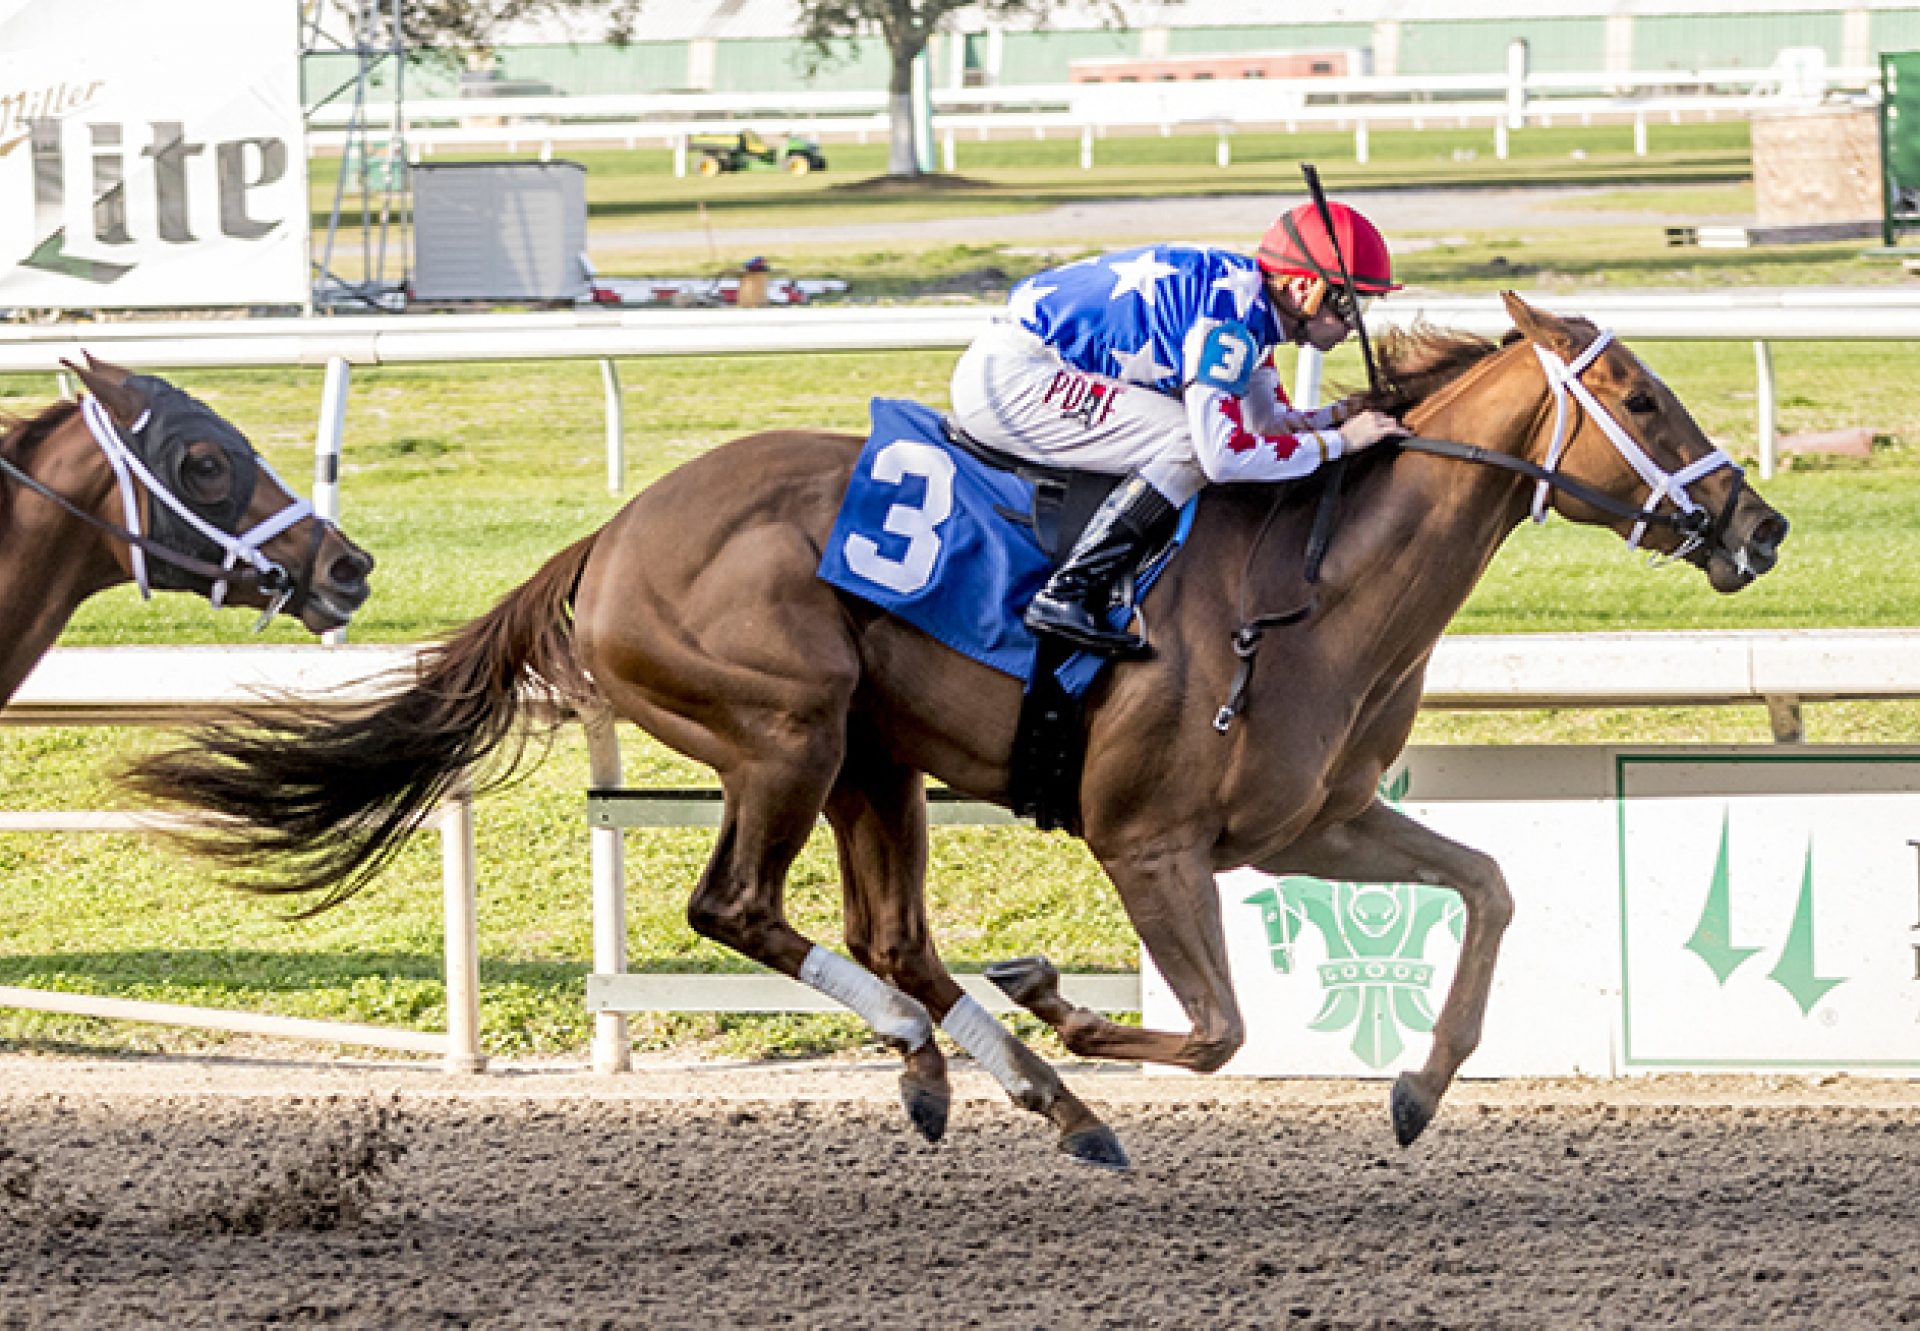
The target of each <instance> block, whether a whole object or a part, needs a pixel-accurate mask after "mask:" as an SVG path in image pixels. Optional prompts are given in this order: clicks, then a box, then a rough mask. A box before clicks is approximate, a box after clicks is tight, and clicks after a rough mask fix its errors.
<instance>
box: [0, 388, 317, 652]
mask: <svg viewBox="0 0 1920 1331" xmlns="http://www.w3.org/2000/svg"><path fill="white" fill-rule="evenodd" d="M80 414H81V419H82V420H83V421H84V422H85V424H86V427H87V432H88V433H89V434H91V435H92V436H93V440H94V442H95V443H96V444H97V445H99V447H100V451H101V452H102V453H103V454H104V455H105V456H106V459H107V465H108V466H109V467H111V468H112V470H113V474H114V478H115V480H116V482H117V483H118V488H119V490H120V499H121V505H122V511H123V512H124V513H125V514H126V525H125V526H124V527H123V526H120V525H118V524H116V523H113V522H109V521H107V520H106V519H104V518H101V517H99V516H97V515H95V514H93V513H90V512H88V511H87V510H86V509H84V508H81V507H80V506H79V505H78V504H76V503H74V502H73V501H72V500H70V499H68V498H67V497H66V496H65V495H63V494H61V493H60V492H59V491H57V490H55V489H53V488H52V487H51V486H49V485H47V484H45V483H44V482H42V481H41V480H40V479H39V478H38V477H36V476H34V475H32V474H31V473H30V472H28V471H26V470H25V469H23V468H22V467H20V466H18V465H17V464H15V463H14V462H13V461H12V460H11V459H10V458H7V457H5V456H4V455H0V472H4V473H5V474H6V475H7V476H8V477H10V478H11V479H12V480H14V481H16V482H18V483H19V484H20V485H22V486H24V487H25V488H27V489H29V490H31V491H33V492H34V493H35V494H37V495H39V496H40V497H41V498H43V499H46V500H48V501H50V502H51V503H53V504H55V505H57V506H58V507H60V508H61V509H63V510H65V511H66V513H67V514H69V515H70V516H72V517H74V518H77V519H79V520H80V521H81V522H84V523H86V524H87V525H88V526H90V527H93V528H95V529H96V530H99V531H102V532H104V533H106V534H107V535H109V536H111V537H113V538H115V539H116V540H120V541H124V542H125V543H126V545H127V548H128V552H129V557H130V562H131V564H132V566H133V574H134V581H135V583H136V584H137V585H138V586H139V588H140V595H141V596H142V597H143V598H148V599H151V597H152V595H153V591H152V586H151V583H150V580H149V578H148V576H147V562H146V561H147V559H148V558H149V557H151V558H153V559H155V560H157V561H159V562H160V563H162V564H166V565H169V566H170V567H172V568H174V569H178V570H179V571H180V572H182V573H185V574H188V575H189V576H190V577H194V578H199V579H200V580H202V581H203V582H205V583H206V584H207V585H206V587H205V588H204V591H205V592H206V596H207V599H208V600H209V601H211V602H212V603H213V604H214V605H215V606H216V607H217V606H219V605H221V604H222V603H223V602H224V601H225V599H226V595H227V591H228V589H229V588H230V587H231V586H235V585H238V586H244V587H252V588H255V589H257V590H258V591H260V593H261V594H262V595H264V596H265V597H266V598H267V602H268V604H267V606H266V609H265V611H264V613H263V614H262V615H261V617H260V622H261V624H262V625H264V624H265V623H266V622H267V621H268V620H270V619H271V618H273V616H275V615H277V614H279V613H280V612H281V611H282V610H285V611H287V613H289V614H298V613H299V612H300V610H301V609H302V608H303V607H304V605H305V603H306V601H307V598H308V597H309V596H310V595H311V591H312V588H311V580H312V576H313V566H314V564H315V563H316V562H317V560H318V556H319V553H320V543H321V542H322V541H323V540H324V539H325V537H326V528H327V526H328V525H329V524H327V523H325V522H316V523H315V524H314V539H313V548H312V550H311V551H310V552H309V555H308V559H307V568H306V571H305V573H304V574H302V575H299V576H295V575H294V574H291V573H289V572H288V571H287V570H286V568H285V567H283V566H282V565H280V564H278V563H276V562H275V561H273V560H271V559H269V558H267V557H266V556H265V555H264V554H262V553H261V552H260V547H261V546H262V545H264V544H265V543H266V542H268V541H270V540H272V539H273V538H274V537H275V536H278V535H279V534H280V533H281V532H283V531H285V530H286V529H287V528H289V527H291V526H293V525H294V524H295V523H297V522H299V521H300V520H301V519H303V518H306V517H310V516H312V514H313V506H312V504H310V503H308V502H307V501H306V500H305V499H301V498H298V497H295V498H293V499H292V500H291V501H289V502H288V504H287V505H286V506H285V507H284V508H282V509H281V510H280V511H279V512H277V513H275V514H274V515H273V516H272V517H270V518H268V519H266V521H264V522H260V523H257V524H256V525H254V526H253V527H251V528H249V529H247V530H246V531H244V532H241V533H238V534H235V533H232V532H227V531H223V530H221V529H220V528H219V527H216V526H214V525H213V524H212V523H210V522H208V521H206V520H205V519H204V518H202V517H201V516H200V515H199V514H197V513H195V512H194V511H193V510H192V508H190V507H189V506H188V505H187V504H186V502H185V501H183V500H182V499H180V498H179V497H178V496H177V495H175V494H174V493H173V491H172V490H171V489H170V488H168V487H167V486H166V485H164V484H162V483H161V481H160V480H159V479H158V478H157V477H155V476H154V474H153V472H152V470H151V469H150V468H149V467H148V466H147V465H146V463H145V462H144V461H143V460H142V458H141V456H140V454H139V453H138V452H137V451H136V450H135V449H134V448H133V447H131V446H130V445H129V444H128V443H127V442H126V441H125V440H124V439H122V438H121V437H120V432H119V430H118V429H116V428H115V426H114V423H113V418H112V417H111V416H110V415H108V413H107V410H106V408H105V407H104V406H102V405H101V404H100V402H99V400H98V399H96V398H91V397H89V398H84V399H82V401H81V403H80ZM151 418H152V412H151V411H147V412H143V413H142V414H141V416H140V419H139V420H137V421H135V422H134V425H133V429H132V433H133V435H134V436H135V437H136V438H138V437H139V435H140V433H141V431H142V430H144V429H145V428H146V427H147V426H148V424H149V423H150V421H151ZM254 460H255V462H256V464H257V465H258V466H259V467H261V468H263V469H264V470H265V471H266V473H267V474H268V475H269V476H273V478H274V481H275V483H277V484H280V487H281V489H282V490H283V491H286V492H287V493H288V494H292V493H293V492H292V491H291V490H289V489H288V488H287V486H286V485H285V484H284V483H282V482H280V478H279V477H278V476H277V475H275V474H274V471H273V469H272V468H271V467H269V466H268V465H267V462H266V459H265V458H261V457H259V456H258V454H255V455H254ZM135 478H138V480H139V482H140V485H141V486H142V487H144V488H145V489H146V491H147V493H148V494H149V495H150V496H151V497H153V498H154V499H156V500H158V501H159V502H160V503H162V504H164V505H166V507H167V508H168V510H169V511H170V512H171V513H172V514H173V516H174V517H175V518H176V519H177V520H178V521H179V522H181V523H184V524H185V525H186V526H187V527H188V528H190V529H191V530H192V531H193V532H194V533H195V534H197V535H199V536H200V537H201V538H203V539H205V540H206V541H208V542H210V543H211V544H213V545H214V546H216V547H217V548H219V549H220V550H222V551H224V552H225V553H226V558H225V560H224V561H223V562H221V563H219V564H215V563H212V562H210V561H208V560H204V559H200V558H198V557H197V556H194V555H191V554H188V553H186V552H185V551H182V550H178V549H175V548H174V547H172V546H170V545H167V544H165V543H163V542H161V541H157V540H155V539H154V538H152V537H150V536H148V535H146V534H145V533H144V532H143V531H142V530H141V507H140V500H139V495H138V493H137V492H136V490H135V487H134V480H135ZM243 563H244V564H245V565H246V567H245V568H241V567H239V565H241V564H243Z"/></svg>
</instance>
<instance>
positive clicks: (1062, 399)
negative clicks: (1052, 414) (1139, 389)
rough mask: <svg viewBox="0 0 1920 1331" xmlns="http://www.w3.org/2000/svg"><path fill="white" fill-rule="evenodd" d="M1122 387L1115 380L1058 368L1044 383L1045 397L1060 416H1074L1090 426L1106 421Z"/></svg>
mask: <svg viewBox="0 0 1920 1331" xmlns="http://www.w3.org/2000/svg"><path fill="white" fill-rule="evenodd" d="M1125 391H1126V389H1124V388H1122V387H1120V386H1119V385H1117V384H1109V383H1102V382H1101V381H1100V380H1098V379H1095V378H1093V377H1092V376H1091V375H1086V374H1079V373H1076V372H1075V371H1073V370H1061V371H1059V372H1058V373H1057V374H1055V375H1054V376H1053V382H1051V383H1049V384H1048V385H1047V391H1046V393H1045V394H1044V399H1045V401H1046V402H1048V403H1049V404H1050V405H1052V406H1055V407H1058V408H1059V409H1060V414H1061V415H1062V416H1066V417H1068V418H1070V419H1072V420H1077V421H1079V422H1080V423H1081V424H1082V425H1084V426H1086V427H1087V428H1088V429H1089V430H1091V429H1093V428H1094V427H1096V426H1100V425H1105V424H1106V423H1107V417H1109V416H1111V415H1112V414H1113V404H1114V403H1115V402H1118V401H1119V400H1120V394H1122V393H1124V392H1125Z"/></svg>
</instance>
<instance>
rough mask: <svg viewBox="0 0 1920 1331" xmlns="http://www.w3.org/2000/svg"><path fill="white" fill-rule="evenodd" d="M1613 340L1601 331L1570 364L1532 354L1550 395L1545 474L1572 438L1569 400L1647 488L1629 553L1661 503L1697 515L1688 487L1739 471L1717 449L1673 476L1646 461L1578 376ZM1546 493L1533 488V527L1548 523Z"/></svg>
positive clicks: (1540, 351) (1542, 351)
mask: <svg viewBox="0 0 1920 1331" xmlns="http://www.w3.org/2000/svg"><path fill="white" fill-rule="evenodd" d="M1612 340H1613V333H1612V332H1611V331H1610V330H1607V329H1602V330H1601V332H1600V335H1599V336H1598V337H1596V338H1594V339H1593V341H1592V342H1590V343H1588V344H1587V347H1586V349H1585V350H1584V351H1582V352H1581V353H1580V354H1579V355H1578V356H1577V357H1575V358H1574V360H1573V362H1572V363H1571V364H1569V363H1568V362H1566V361H1564V360H1562V359H1560V357H1559V356H1558V355H1556V354H1555V353H1554V352H1551V351H1548V350H1547V349H1546V348H1545V347H1543V346H1541V345H1539V344H1538V343H1535V344H1534V348H1533V354H1534V355H1536V356H1538V357H1539V358H1540V368H1541V369H1542V370H1543V371H1545V372H1546V376H1547V386H1548V387H1549V388H1551V389H1552V390H1553V441H1552V443H1550V444H1549V445H1548V446H1547V470H1549V471H1556V470H1558V469H1559V466H1560V457H1561V454H1562V453H1564V452H1565V451H1566V447H1567V442H1568V439H1569V437H1570V435H1571V431H1569V430H1568V429H1567V416H1568V412H1567V398H1568V396H1569V395H1571V396H1572V397H1573V398H1575V399H1576V400H1577V401H1578V402H1579V403H1580V406H1581V408H1582V409H1583V410H1585V412H1586V413H1587V416H1588V418H1589V419H1591V420H1592V421H1593V423H1594V425H1595V426H1597V427H1598V428H1599V430H1600V432H1601V433H1602V434H1604V435H1606V437H1607V440H1608V442H1610V443H1611V444H1612V445H1613V448H1614V451H1615V452H1616V453H1618V454H1619V455H1620V456H1621V457H1622V458H1623V459H1625V460H1626V463H1627V465H1628V466H1630V467H1632V468H1633V470H1634V472H1635V474H1636V475H1638V476H1639V477H1640V479H1641V481H1642V482H1644V483H1645V485H1646V487H1647V502H1646V503H1645V504H1644V505H1642V506H1641V509H1640V521H1639V522H1637V523H1635V524H1634V527H1633V532H1632V533H1631V534H1630V535H1629V536H1628V537H1627V548H1628V549H1633V548H1635V547H1637V546H1638V545H1639V544H1640V538H1641V537H1642V536H1644V535H1646V531H1647V518H1648V517H1649V516H1651V515H1652V514H1653V513H1655V512H1657V511H1658V510H1659V508H1660V505H1661V504H1662V503H1663V502H1665V501H1666V500H1669V499H1671V500H1672V501H1673V503H1674V506H1675V507H1676V508H1678V509H1679V510H1680V511H1681V512H1682V513H1697V512H1699V511H1700V505H1699V504H1697V503H1695V502H1694V499H1693V495H1692V494H1691V493H1690V492H1689V491H1688V489H1687V487H1688V486H1689V485H1691V484H1693V482H1695V481H1697V480H1699V479H1700V478H1701V477H1703V476H1706V475H1708V474H1710V473H1712V472H1716V471H1718V470H1720V468H1722V467H1732V468H1733V469H1734V470H1735V471H1739V470H1740V467H1739V465H1738V464H1736V463H1735V462H1734V460H1733V459H1732V458H1730V457H1728V456H1727V454H1726V452H1725V451H1724V450H1722V449H1718V448H1716V449H1713V450H1712V451H1711V452H1708V453H1706V454H1703V455H1702V456H1700V457H1698V458H1696V459H1694V460H1693V461H1692V462H1690V463H1688V464H1687V465H1686V466H1685V467H1682V468H1681V469H1680V470H1679V471H1676V472H1667V471H1664V470H1662V469H1661V467H1660V465H1659V464H1658V463H1656V462H1655V461H1654V460H1653V459H1652V458H1650V457H1648V456H1647V453H1646V450H1645V449H1643V448H1641V447H1640V444H1639V442H1638V441H1637V440H1635V439H1634V437H1633V436H1632V435H1630V434H1628V433H1627V432H1626V429H1625V428H1624V427H1623V426H1622V425H1621V424H1620V422H1619V421H1617V420H1615V419H1614V418H1613V415H1612V414H1611V413H1610V412H1608V410H1607V409H1606V408H1605V407H1603V406H1601V405H1600V400H1599V399H1598V398H1596V397H1595V396H1594V395H1593V392H1592V390H1591V389H1589V388H1588V387H1587V386H1586V385H1585V384H1584V383H1582V382H1581V380H1580V376H1581V375H1582V374H1584V373H1586V370H1587V367H1588V366H1590V365H1592V364H1593V363H1594V361H1595V360H1597V359H1599V356H1600V353H1601V352H1602V351H1604V350H1605V349H1606V347H1607V344H1608V343H1609V342H1611V341H1612ZM1549 489H1550V485H1549V483H1548V482H1547V481H1541V482H1540V483H1539V484H1538V485H1537V486H1535V487H1534V492H1533V520H1534V521H1535V522H1545V521H1546V520H1547V495H1548V491H1549ZM1695 539H1697V538H1695Z"/></svg>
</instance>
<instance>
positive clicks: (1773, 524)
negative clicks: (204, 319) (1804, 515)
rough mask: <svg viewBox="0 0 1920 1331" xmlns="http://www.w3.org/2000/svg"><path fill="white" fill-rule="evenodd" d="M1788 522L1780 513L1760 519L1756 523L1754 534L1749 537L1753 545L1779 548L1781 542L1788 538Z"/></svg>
mask: <svg viewBox="0 0 1920 1331" xmlns="http://www.w3.org/2000/svg"><path fill="white" fill-rule="evenodd" d="M1788 525H1789V524H1788V522H1787V520H1786V519H1785V518H1783V517H1781V516H1780V515H1779V514H1777V513H1776V514H1773V515H1772V516H1770V517H1765V518H1762V519H1760V521H1759V522H1757V523H1755V524H1754V528H1753V535H1752V536H1750V537H1749V538H1748V540H1749V542H1750V543H1751V544H1753V545H1757V546H1760V547H1762V548H1763V549H1767V550H1773V549H1777V548H1778V547H1779V545H1780V542H1782V541H1784V540H1786V539H1787V529H1788Z"/></svg>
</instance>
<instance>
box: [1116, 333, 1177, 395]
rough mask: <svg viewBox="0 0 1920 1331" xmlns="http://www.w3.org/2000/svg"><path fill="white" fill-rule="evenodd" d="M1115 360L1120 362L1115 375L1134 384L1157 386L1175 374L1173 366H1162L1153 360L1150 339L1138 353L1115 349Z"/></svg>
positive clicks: (1151, 340)
mask: <svg viewBox="0 0 1920 1331" xmlns="http://www.w3.org/2000/svg"><path fill="white" fill-rule="evenodd" d="M1113 358H1114V359H1115V360H1116V361H1118V362H1120V369H1119V371H1118V372H1117V373H1116V374H1115V375H1114V377H1115V378H1117V379H1125V380H1126V381H1127V382H1128V383H1133V384H1157V383H1159V382H1160V381H1161V380H1162V379H1164V378H1166V377H1167V376H1168V375H1170V374H1172V373H1173V366H1171V365H1162V364H1161V363H1160V362H1159V361H1157V360H1155V359H1154V358H1153V339H1152V338H1148V339H1147V340H1146V341H1145V342H1144V343H1142V344H1141V347H1140V350H1138V351H1121V350H1120V349H1119V348H1117V347H1116V348H1115V349H1114V353H1113Z"/></svg>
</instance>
